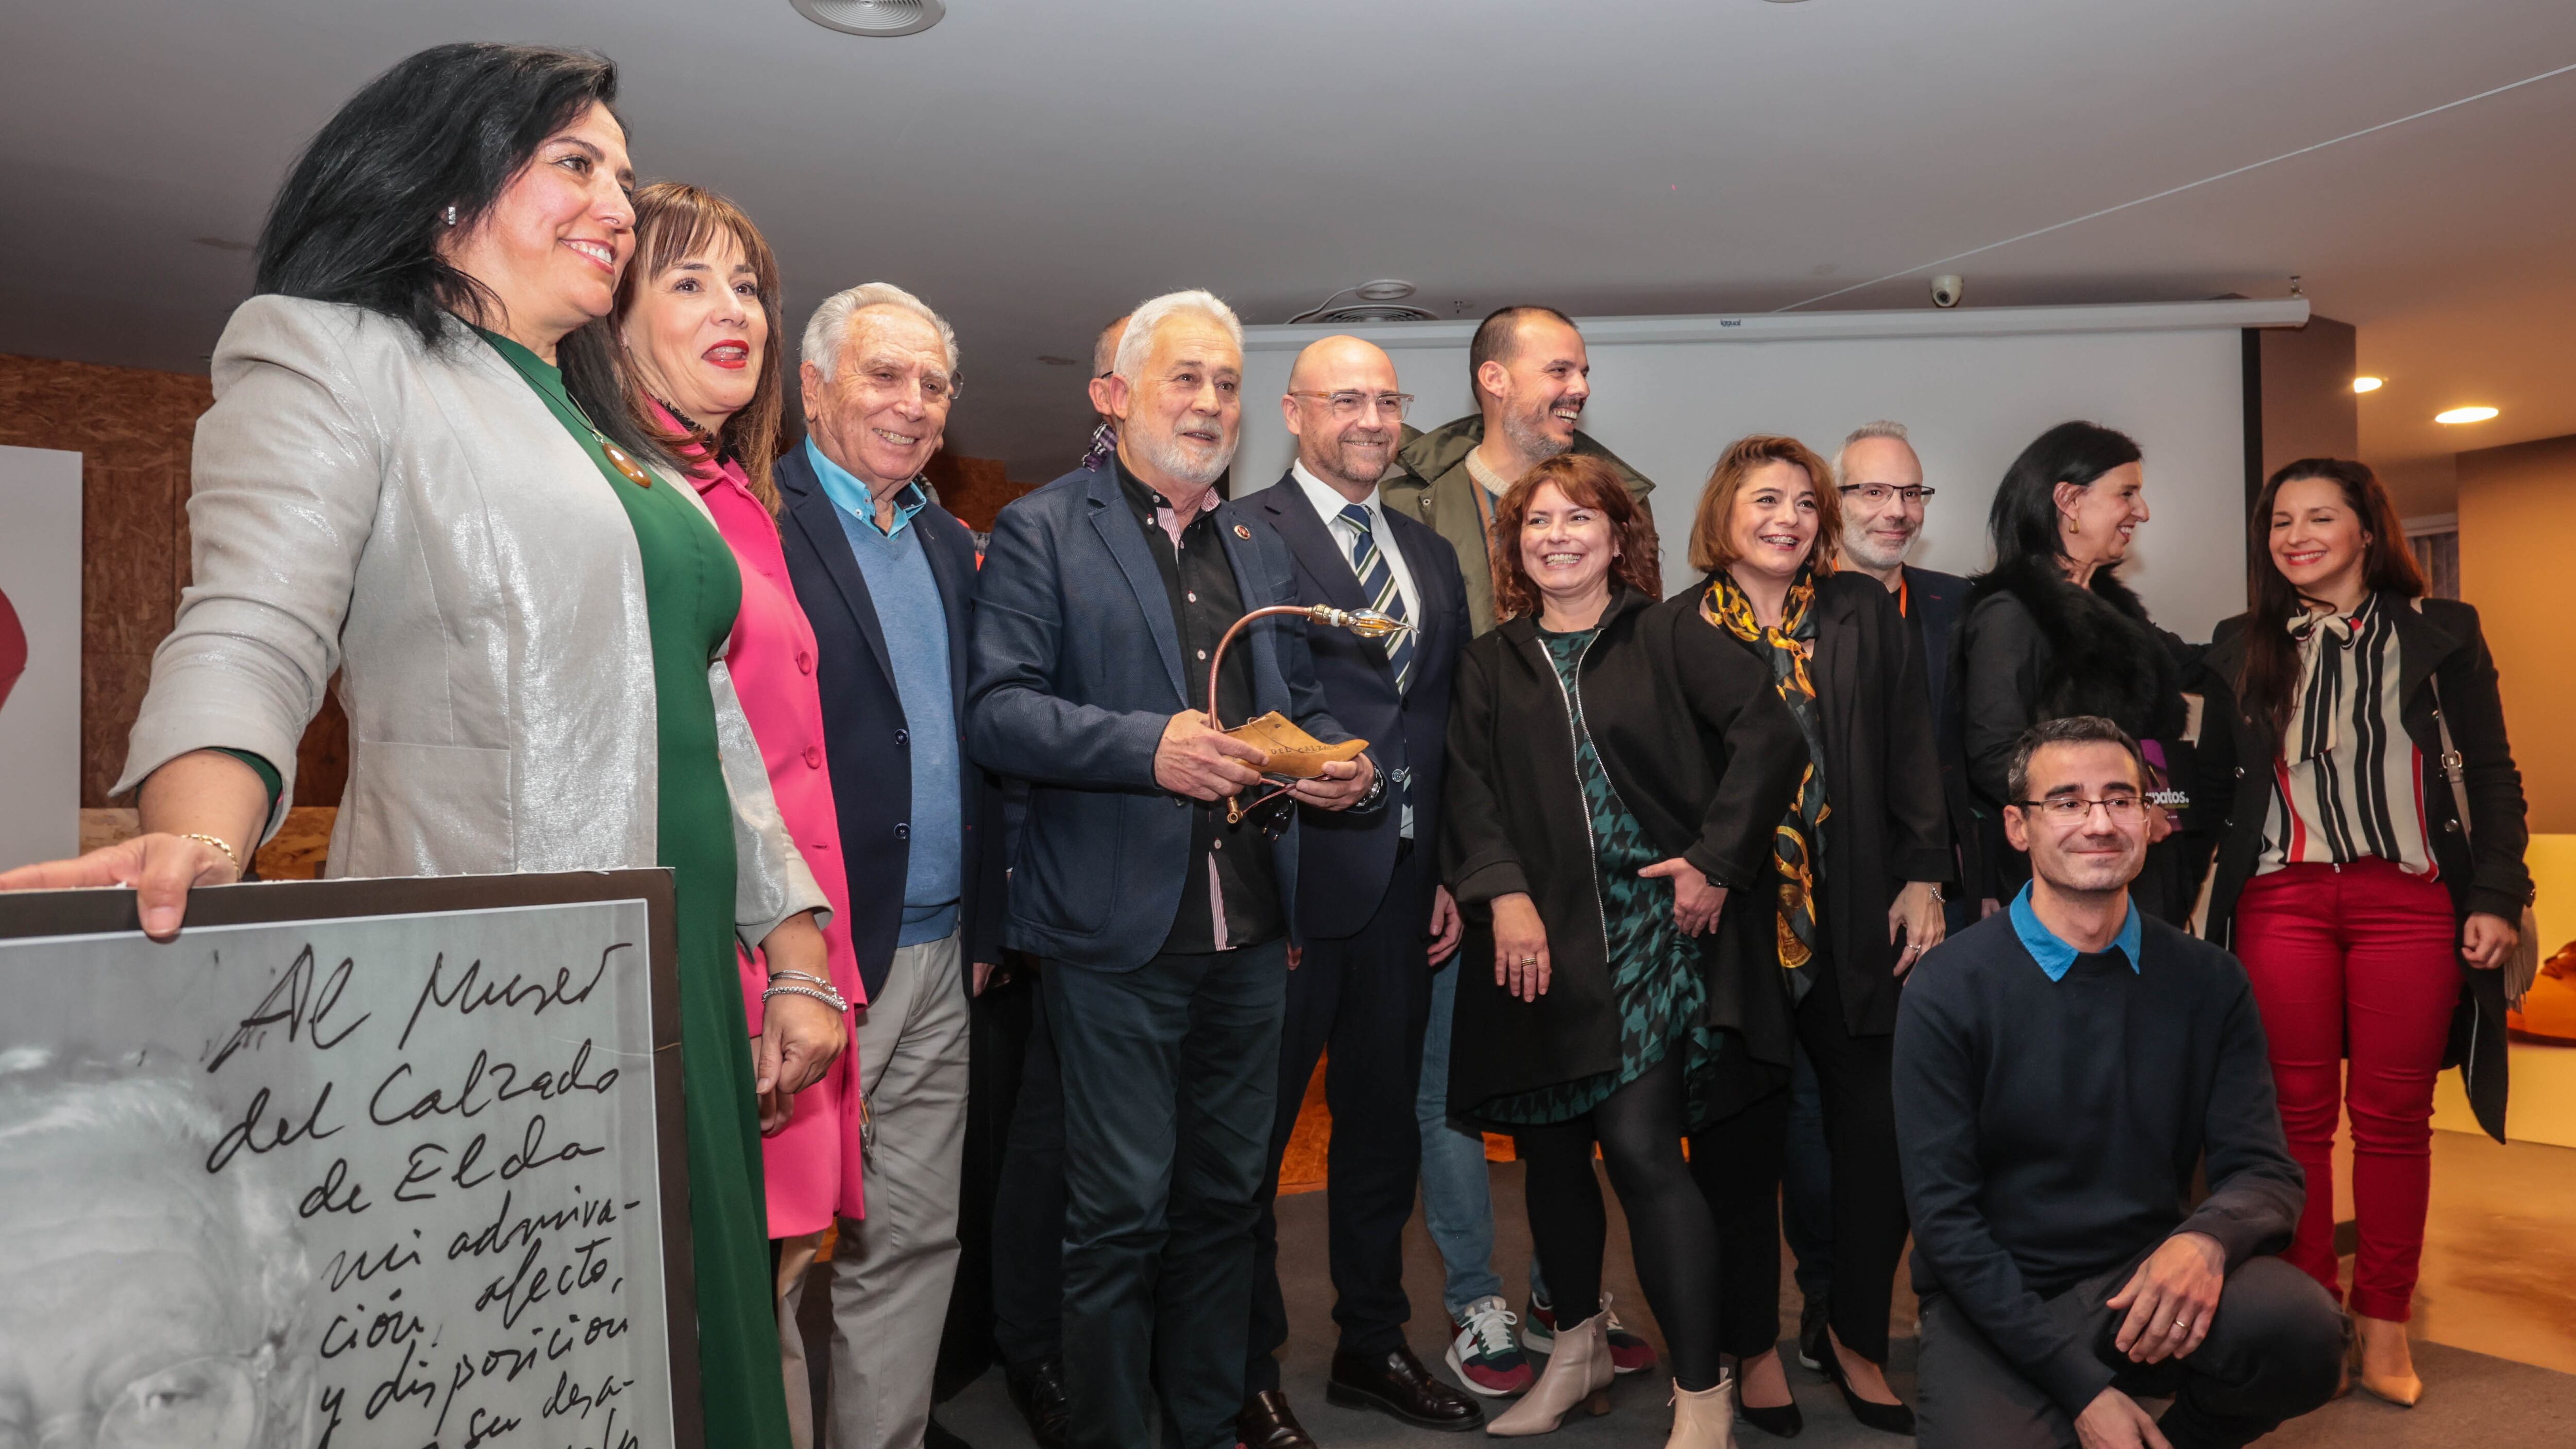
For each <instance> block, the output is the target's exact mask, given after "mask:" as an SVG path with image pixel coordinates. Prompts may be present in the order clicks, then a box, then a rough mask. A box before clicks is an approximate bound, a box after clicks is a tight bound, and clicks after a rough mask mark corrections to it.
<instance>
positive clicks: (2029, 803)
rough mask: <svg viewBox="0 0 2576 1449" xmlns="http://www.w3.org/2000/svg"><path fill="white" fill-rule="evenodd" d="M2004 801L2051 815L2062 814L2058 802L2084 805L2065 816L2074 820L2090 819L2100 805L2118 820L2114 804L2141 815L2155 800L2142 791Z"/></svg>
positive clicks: (2024, 808) (2104, 811)
mask: <svg viewBox="0 0 2576 1449" xmlns="http://www.w3.org/2000/svg"><path fill="white" fill-rule="evenodd" d="M2005 803H2006V804H2010V805H2018V806H2020V807H2021V808H2022V810H2023V811H2024V812H2025V813H2027V812H2029V811H2032V810H2045V811H2047V812H2049V813H2050V814H2052V815H2060V814H2064V812H2063V811H2060V810H2058V808H2057V807H2058V806H2059V805H2060V804H2080V805H2082V806H2083V807H2084V813H2083V814H2081V815H2066V816H2065V818H2066V819H2067V820H2069V821H2075V820H2090V819H2092V818H2093V811H2094V809H2095V807H2097V806H2098V807H2100V809H2101V811H2102V813H2103V814H2105V815H2108V816H2110V817H2111V818H2112V819H2114V820H2118V819H2122V818H2123V817H2122V816H2121V815H2119V814H2118V813H2117V812H2115V811H2114V810H2113V809H2112V807H2113V806H2115V805H2126V806H2128V807H2129V808H2130V809H2133V810H2136V811H2138V812H2139V813H2140V814H2142V815H2143V814H2144V813H2145V812H2146V810H2147V808H2148V807H2149V806H2151V805H2154V804H2156V803H2157V802H2156V801H2153V800H2150V799H2148V798H2147V797H2146V795H2145V794H2144V793H2140V794H2135V795H2052V796H2050V797H2049V798H2048V799H2045V800H2010V801H2006V802H2005Z"/></svg>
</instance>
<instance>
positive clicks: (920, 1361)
mask: <svg viewBox="0 0 2576 1449" xmlns="http://www.w3.org/2000/svg"><path fill="white" fill-rule="evenodd" d="M958 953H959V946H958V938H957V936H956V935H954V934H951V935H950V936H949V937H948V938H947V939H946V940H944V941H932V942H928V943H926V944H923V945H919V946H904V947H900V948H898V949H897V950H896V951H895V953H894V965H893V966H892V967H891V968H889V969H888V970H887V972H886V979H885V985H884V986H883V987H882V988H881V989H879V990H878V992H877V993H876V995H875V996H874V997H873V998H872V999H871V1000H870V1001H869V1002H868V1004H867V1006H866V1007H865V1008H864V1009H862V1010H861V1011H860V1012H859V1013H858V1034H857V1036H856V1038H855V1039H854V1040H853V1041H852V1042H851V1044H850V1045H851V1049H852V1050H854V1051H856V1052H857V1053H858V1054H859V1081H860V1083H861V1088H862V1090H864V1091H865V1092H866V1094H867V1101H868V1107H869V1110H870V1112H871V1113H872V1114H873V1119H874V1122H875V1143H874V1145H873V1146H872V1147H871V1148H870V1149H869V1150H868V1155H867V1195H868V1215H867V1217H866V1218H865V1219H854V1218H843V1219H841V1222H840V1241H839V1243H838V1245H837V1246H836V1247H834V1249H833V1250H832V1432H831V1440H830V1443H831V1449H920V1446H921V1441H922V1435H923V1434H924V1433H925V1432H926V1431H927V1429H928V1426H929V1423H930V1379H931V1370H932V1369H933V1367H934V1366H935V1365H936V1364H937V1363H938V1361H939V1336H940V1330H941V1327H942V1325H944V1324H945V1323H946V1321H947V1317H948V1290H949V1287H950V1285H951V1284H952V1283H954V1282H955V1281H956V1277H957V1199H958V1195H959V1190H960V1189H959V1177H960V1174H961V1170H962V1167H963V1162H964V1150H965V1142H966V1040H967V1038H966V1025H967V1016H966V987H965V976H964V973H963V971H962V969H961V968H960V964H959V955H958Z"/></svg>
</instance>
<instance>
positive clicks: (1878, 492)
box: [1834, 483, 1934, 503]
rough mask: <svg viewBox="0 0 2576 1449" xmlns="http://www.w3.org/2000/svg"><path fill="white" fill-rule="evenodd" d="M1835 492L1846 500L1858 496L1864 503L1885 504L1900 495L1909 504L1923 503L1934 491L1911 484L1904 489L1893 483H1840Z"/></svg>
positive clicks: (1920, 485) (1918, 484) (1917, 484)
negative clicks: (1902, 495) (1903, 496)
mask: <svg viewBox="0 0 2576 1449" xmlns="http://www.w3.org/2000/svg"><path fill="white" fill-rule="evenodd" d="M1834 491H1835V492H1837V493H1840V494H1841V495H1842V496H1844V497H1845V498H1849V497H1851V496H1852V495H1853V494H1858V495H1860V501H1861V502H1863V503H1885V502H1886V501H1887V500H1889V499H1890V498H1893V497H1895V496H1896V495H1898V494H1900V493H1902V494H1904V495H1905V501H1906V502H1908V503H1921V502H1924V501H1925V500H1927V499H1929V498H1930V497H1931V496H1932V494H1933V491H1934V490H1932V489H1930V488H1926V487H1924V486H1923V485H1922V484H1920V483H1910V484H1907V485H1906V486H1905V487H1902V488H1899V487H1897V486H1896V485H1895V484H1892V483H1840V484H1836V485H1835V487H1834Z"/></svg>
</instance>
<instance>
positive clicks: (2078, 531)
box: [1958, 422, 2191, 924]
mask: <svg viewBox="0 0 2576 1449" xmlns="http://www.w3.org/2000/svg"><path fill="white" fill-rule="evenodd" d="M2141 456H2142V455H2141V454H2140V453H2139V451H2138V445H2137V444H2136V443H2135V442H2134V441H2132V440H2131V439H2130V438H2129V436H2128V435H2127V434H2125V433H2121V432H2116V431H2114V430H2112V429H2110V428H2106V427H2103V426H2101V425H2099V424H2097V423H2082V422H2075V423H2059V424H2058V425H2057V426H2056V427H2053V428H2050V429H2049V430H2048V431H2047V432H2044V433H2042V434H2040V435H2039V436H2038V437H2037V438H2035V439H2033V440H2032V441H2031V444H2030V446H2029V447H2026V448H2024V449H2022V451H2021V456H2020V457H2017V458H2015V459H2013V462H2012V466H2011V467H2010V468H2009V469H2007V470H2005V473H2004V478H2003V482H2002V483H2001V484H2000V485H1999V486H1998V487H1997V488H1996V489H1995V501H1994V505H1993V507H1992V508H1991V509H1990V510H1989V512H1988V513H1987V517H1986V527H1987V531H1988V532H1989V533H1990V534H1991V535H1992V537H1993V540H1994V549H1995V563H1994V567H1992V568H1990V569H1988V570H1986V572H1984V573H1982V574H1979V575H1978V576H1976V578H1974V579H1972V580H1970V582H1969V586H1968V616H1967V622H1966V623H1965V624H1964V625H1963V626H1962V627H1961V629H1960V631H1959V651H1960V653H1959V666H1958V667H1959V671H1960V673H1959V678H1960V679H1961V681H1962V684H1961V688H1960V700H1961V706H1960V707H1961V710H1962V713H1963V716H1964V718H1963V722H1962V723H1963V734H1964V738H1965V740H1966V743H1967V754H1968V784H1969V788H1970V789H1971V791H1972V792H1973V793H1974V794H1975V795H1976V797H1977V803H1978V806H1979V813H1980V819H1981V821H1982V822H1983V823H1985V824H1987V825H1988V826H1990V827H1992V828H1991V829H1989V830H1988V832H1987V838H1986V839H1985V840H1984V841H1982V842H1980V843H1979V848H1981V849H1982V850H1983V851H1984V852H1985V856H1986V860H1987V862H1988V864H1989V865H1990V866H1991V867H1992V868H1993V870H1994V873H1995V879H1996V881H1997V882H1998V894H1999V895H2000V896H2002V897H2003V898H2005V899H2007V900H2008V899H2009V898H2010V895H2011V893H2012V892H2013V891H2015V890H2018V889H2020V887H2021V885H2022V883H2023V882H2025V881H2027V880H2028V879H2029V878H2030V868H2029V864H2028V862H2027V860H2026V859H2025V858H2024V857H2023V856H2022V855H2021V853H2020V852H2019V851H2016V850H2014V849H2012V848H2011V847H2010V846H2008V845H2006V844H2005V843H2004V841H2003V833H2002V829H2001V825H2000V822H2001V820H2002V810H2003V807H2004V806H2005V805H2007V804H2009V803H2011V802H2010V801H2008V800H2006V799H2005V798H2004V797H2005V795H2006V794H2007V793H2008V791H2007V790H2006V788H2005V779H2004V777H2005V775H2006V773H2007V772H2008V770H2009V768H2010V765H2011V762H2012V750H2013V742H2014V741H2016V740H2018V739H2020V738H2021V732H2022V731H2023V730H2026V729H2028V728H2030V727H2031V726H2032V725H2034V724H2037V723H2039V722H2040V721H2041V720H2049V719H2062V718H2065V717H2067V716H2069V715H2079V714H2089V715H2099V716H2101V717H2103V718H2104V719H2108V720H2110V721H2112V722H2113V723H2114V724H2117V725H2118V726H2119V727H2120V728H2121V729H2123V730H2125V731H2127V732H2128V734H2129V736H2130V737H2131V738H2132V739H2135V740H2137V741H2138V743H2139V745H2140V746H2141V747H2142V748H2143V749H2144V750H2145V751H2146V760H2147V765H2148V767H2149V769H2150V771H2151V772H2152V773H2153V774H2154V775H2155V778H2154V779H2152V780H2151V781H2150V782H2149V783H2150V785H2151V786H2152V787H2153V788H2155V789H2157V790H2160V791H2161V790H2163V789H2166V788H2167V787H2168V786H2169V785H2170V782H2171V779H2172V773H2173V771H2174V769H2175V768H2176V767H2177V765H2178V763H2179V760H2180V756H2181V753H2182V738H2183V734H2184V731H2185V729H2186V728H2187V726H2188V723H2189V720H2188V711H2187V708H2186V706H2185V705H2184V703H2183V697H2182V670H2183V666H2184V665H2185V664H2186V663H2187V662H2188V661H2189V658H2190V654H2191V651H2190V650H2189V649H2188V648H2187V647H2186V646H2185V645H2184V644H2183V642H2182V640H2180V639H2179V638H2177V637H2175V636H2174V635H2172V634H2170V633H2168V632H2166V631H2165V630H2162V629H2159V628H2157V627H2156V624H2155V621H2154V620H2153V619H2151V618H2149V617H2148V616H2147V606H2146V605H2145V604H2143V603H2141V602H2140V601H2139V599H2138V596H2137V595H2136V594H2134V593H2132V592H2130V590H2129V587H2128V586H2127V585H2126V584H2123V583H2122V582H2120V579H2119V577H2118V572H2119V568H2120V565H2121V563H2122V562H2123V561H2124V560H2125V559H2127V557H2128V554H2129V544H2130V541H2131V538H2132V536H2133V535H2134V534H2135V533H2136V532H2137V530H2138V529H2139V527H2140V526H2141V525H2143V524H2145V523H2146V522H2147V519H2148V510H2147V502H2146V495H2145V491H2144V490H2145V487H2146V476H2145V473H2144V471H2143V467H2142V463H2141ZM2176 823H2177V822H2176V820H2175V819H2174V816H2173V814H2172V813H2170V812H2169V811H2167V810H2166V809H2164V808H2162V807H2157V808H2155V809H2153V810H2151V811H2150V814H2149V820H2148V839H2149V841H2150V842H2151V844H2150V845H2149V847H2148V850H2147V864H2146V869H2145V871H2144V873H2142V874H2141V875H2140V876H2139V877H2138V880H2137V882H2136V884H2134V885H2133V886H2131V887H2130V890H2131V892H2132V894H2133V895H2134V896H2135V898H2136V900H2137V902H2138V906H2139V909H2141V910H2144V911H2145V912H2146V913H2147V914H2149V915H2151V916H2154V917H2156V918H2158V919H2159V920H2163V921H2168V922H2172V923H2175V924H2180V923H2181V922H2182V921H2183V919H2184V918H2185V917H2186V916H2187V915H2189V913H2190V910H2191V893H2190V889H2189V885H2188V883H2187V881H2186V879H2185V876H2186V871H2185V869H2184V865H2183V859H2182V847H2181V842H2179V841H2171V840H2169V839H2168V837H2169V836H2171V835H2172V834H2173V831H2174V828H2175V825H2176Z"/></svg>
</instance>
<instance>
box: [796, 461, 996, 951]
mask: <svg viewBox="0 0 2576 1449" xmlns="http://www.w3.org/2000/svg"><path fill="white" fill-rule="evenodd" d="M770 476H771V477H772V478H774V479H776V480H777V482H778V492H779V495H780V497H781V499H782V500H783V501H784V503H785V505H786V506H785V509H784V510H783V512H782V513H781V514H780V516H779V520H778V537H779V542H780V543H782V544H784V545H785V546H786V551H787V576H788V579H789V581H790V582H792V583H793V584H794V585H795V588H796V601H797V602H798V603H799V604H801V605H803V606H804V609H805V618H806V620H807V621H808V622H810V623H811V624H812V625H813V626H814V643H815V649H816V653H817V658H816V659H815V663H814V682H815V685H816V686H817V687H818V688H819V689H820V690H821V692H822V696H823V741H824V749H825V750H826V752H827V753H828V754H829V755H830V757H831V767H832V806H833V810H834V812H835V813H836V814H837V815H839V817H840V822H841V859H842V860H843V861H844V862H845V863H846V866H847V869H848V870H849V874H850V943H851V945H852V946H853V947H854V948H855V950H856V953H857V955H858V958H859V979H860V981H861V982H862V983H863V984H864V985H865V986H866V987H867V989H868V994H869V995H870V996H874V995H876V993H877V992H878V990H879V989H881V988H882V987H883V986H884V985H885V978H886V971H887V969H888V968H889V967H891V966H892V965H893V964H894V951H895V938H896V937H897V936H898V935H899V934H901V932H902V929H903V883H904V873H905V869H906V867H907V865H908V864H909V862H910V860H911V857H912V825H911V820H912V770H911V768H910V767H909V766H908V765H907V764H905V762H904V751H905V750H906V749H907V748H908V747H909V746H910V744H911V740H912V736H911V733H910V724H909V721H908V720H906V719H905V717H904V712H903V700H902V699H901V698H900V697H899V696H898V695H896V693H895V686H894V666H893V665H892V664H891V663H890V662H888V659H887V656H886V637H885V630H884V629H883V628H882V627H880V626H879V624H878V623H877V610H876V605H875V603H874V602H873V601H871V600H870V599H869V597H868V581H867V578H866V576H865V575H863V574H861V573H860V572H859V561H858V559H857V558H855V557H854V556H852V555H851V553H850V538H849V535H848V534H845V533H843V532H842V531H841V517H840V511H839V509H838V508H836V507H835V506H834V504H833V502H832V499H831V496H830V495H829V494H826V493H825V492H824V491H823V484H822V481H821V480H820V479H818V478H816V477H815V476H814V465H813V464H811V463H809V462H807V461H806V459H805V449H804V448H803V447H802V446H798V447H794V448H790V449H788V450H787V452H786V454H785V455H784V456H782V457H780V458H779V460H778V461H777V463H776V464H774V465H773V466H772V468H771V472H770ZM909 526H910V527H912V528H915V529H918V530H920V535H921V548H922V552H923V554H924V555H925V556H927V557H928V558H929V560H930V574H931V577H932V578H933V579H935V580H936V581H937V582H938V585H939V598H940V602H941V603H942V604H943V605H944V606H945V607H946V609H947V613H948V678H949V680H950V683H951V684H952V686H953V688H954V697H953V699H952V700H951V702H950V707H951V708H952V709H953V710H954V712H955V717H956V720H957V728H958V746H957V757H958V760H959V763H960V765H961V769H960V770H959V778H958V794H957V803H958V819H959V822H960V824H961V825H962V826H963V827H964V832H965V833H964V836H963V838H962V839H961V841H960V842H959V846H960V848H959V851H958V858H959V860H960V862H961V863H962V866H963V870H962V872H961V873H962V874H963V875H964V876H965V879H964V880H963V881H961V882H959V896H960V900H959V905H958V919H959V924H960V926H961V928H962V930H963V931H964V940H963V941H962V942H961V943H960V944H961V945H962V946H963V947H964V950H963V952H962V953H961V955H962V960H961V961H960V965H961V966H962V967H964V970H965V973H966V974H965V975H961V977H960V979H961V980H966V979H969V978H970V977H971V973H972V972H973V970H974V963H976V962H978V961H987V962H998V961H1000V960H1001V959H1002V956H1001V941H1000V934H1001V933H1000V916H1001V905H1002V895H1003V859H1002V820H1001V801H1002V792H1001V790H1000V789H999V787H997V786H995V785H993V784H992V783H991V782H989V781H987V780H986V779H985V778H984V772H983V771H982V770H980V769H978V768H976V767H975V764H974V763H973V761H972V760H971V759H970V758H968V756H967V753H966V745H965V722H966V675H967V669H968V641H969V640H970V639H971V638H972V637H973V630H974V603H975V539H974V535H972V534H970V533H968V532H967V531H966V525H965V524H963V523H960V522H958V521H957V516H956V515H955V514H952V513H950V512H949V511H948V510H947V509H945V508H942V507H940V506H939V505H938V504H936V503H932V504H929V505H927V506H925V507H924V508H923V509H922V510H921V511H920V512H919V513H917V514H914V515H913V518H912V523H911V524H910V525H909Z"/></svg>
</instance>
